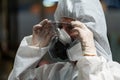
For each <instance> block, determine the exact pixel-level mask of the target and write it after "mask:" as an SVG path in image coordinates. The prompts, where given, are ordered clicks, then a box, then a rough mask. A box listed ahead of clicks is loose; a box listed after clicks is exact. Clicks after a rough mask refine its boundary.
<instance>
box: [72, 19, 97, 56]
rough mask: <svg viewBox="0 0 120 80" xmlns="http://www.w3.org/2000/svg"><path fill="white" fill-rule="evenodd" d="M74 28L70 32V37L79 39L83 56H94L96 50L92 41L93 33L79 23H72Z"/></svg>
mask: <svg viewBox="0 0 120 80" xmlns="http://www.w3.org/2000/svg"><path fill="white" fill-rule="evenodd" d="M71 24H72V26H73V27H74V28H73V29H72V31H71V34H70V35H71V36H72V37H73V38H75V39H79V40H80V42H81V45H82V51H83V55H84V56H95V55H96V48H95V44H94V39H93V33H92V32H91V31H90V30H89V29H88V28H87V26H86V25H85V24H83V23H81V22H80V21H72V22H71Z"/></svg>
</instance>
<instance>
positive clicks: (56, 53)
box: [49, 22, 73, 61]
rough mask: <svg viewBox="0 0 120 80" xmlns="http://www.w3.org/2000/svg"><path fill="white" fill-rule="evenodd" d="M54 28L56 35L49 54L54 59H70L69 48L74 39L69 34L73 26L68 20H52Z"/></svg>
mask: <svg viewBox="0 0 120 80" xmlns="http://www.w3.org/2000/svg"><path fill="white" fill-rule="evenodd" d="M51 26H52V29H53V30H54V31H55V33H56V36H54V37H53V38H52V41H51V43H50V48H49V55H50V56H51V57H52V59H57V60H64V61H65V60H68V56H67V52H66V51H67V49H68V48H69V46H70V43H71V42H72V41H73V39H72V38H71V37H70V36H69V34H68V33H67V32H69V31H70V30H71V29H72V28H73V27H72V25H71V24H70V23H67V22H51Z"/></svg>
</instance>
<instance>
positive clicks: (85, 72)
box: [8, 0, 120, 80]
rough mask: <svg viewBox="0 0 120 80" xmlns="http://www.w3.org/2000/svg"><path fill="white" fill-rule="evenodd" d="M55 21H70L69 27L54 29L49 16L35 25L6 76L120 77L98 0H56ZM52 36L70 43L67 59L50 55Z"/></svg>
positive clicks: (59, 79)
mask: <svg viewBox="0 0 120 80" xmlns="http://www.w3.org/2000/svg"><path fill="white" fill-rule="evenodd" d="M69 19H71V20H70V21H68V20H69ZM55 21H56V22H69V23H70V24H71V25H72V29H70V30H67V28H66V27H64V26H63V27H62V28H61V29H59V28H57V32H56V31H54V30H53V29H51V28H52V27H51V26H50V25H51V21H50V20H48V19H44V20H43V21H41V22H40V23H39V24H37V25H35V26H34V27H33V34H32V35H31V36H27V37H25V38H24V39H23V40H22V42H21V44H20V47H19V48H18V51H17V54H16V57H15V62H14V66H13V70H12V72H11V73H10V75H9V78H8V80H120V76H119V74H120V64H118V63H117V62H114V61H113V60H112V55H111V51H110V47H109V43H108V39H107V35H106V33H107V30H106V22H105V18H104V13H103V10H102V7H101V4H100V2H99V0H59V2H58V6H57V9H56V11H55ZM57 33H58V34H57ZM53 39H56V40H59V41H60V42H61V43H63V44H64V45H65V44H70V45H69V47H68V48H67V49H66V53H67V57H68V60H60V59H57V60H55V59H53V58H52V57H51V55H50V54H51V53H50V52H51V47H52V45H53V43H54V41H53ZM61 55H64V54H63V53H61Z"/></svg>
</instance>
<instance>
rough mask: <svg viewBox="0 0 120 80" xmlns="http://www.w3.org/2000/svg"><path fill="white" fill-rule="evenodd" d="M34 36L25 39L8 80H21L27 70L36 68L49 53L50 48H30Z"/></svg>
mask: <svg viewBox="0 0 120 80" xmlns="http://www.w3.org/2000/svg"><path fill="white" fill-rule="evenodd" d="M31 38H32V36H28V37H25V38H24V39H23V40H22V42H21V44H20V46H19V48H18V51H17V54H16V57H15V62H14V66H13V70H12V72H11V73H10V75H9V78H8V80H20V79H19V76H20V75H21V74H22V73H23V72H24V71H26V70H28V69H32V68H35V67H36V66H37V64H38V62H39V60H40V59H41V58H42V57H43V56H44V54H45V53H46V52H47V50H48V47H44V48H41V49H40V48H39V47H34V46H30V44H31Z"/></svg>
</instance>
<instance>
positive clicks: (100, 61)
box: [77, 56, 120, 80]
mask: <svg viewBox="0 0 120 80" xmlns="http://www.w3.org/2000/svg"><path fill="white" fill-rule="evenodd" d="M111 64H112V65H111ZM77 68H78V70H79V73H78V80H81V79H82V80H120V77H119V74H120V64H118V63H116V62H112V61H111V62H107V61H106V59H105V58H104V57H102V56H100V57H98V56H84V57H82V58H81V59H79V61H78V62H77Z"/></svg>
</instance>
